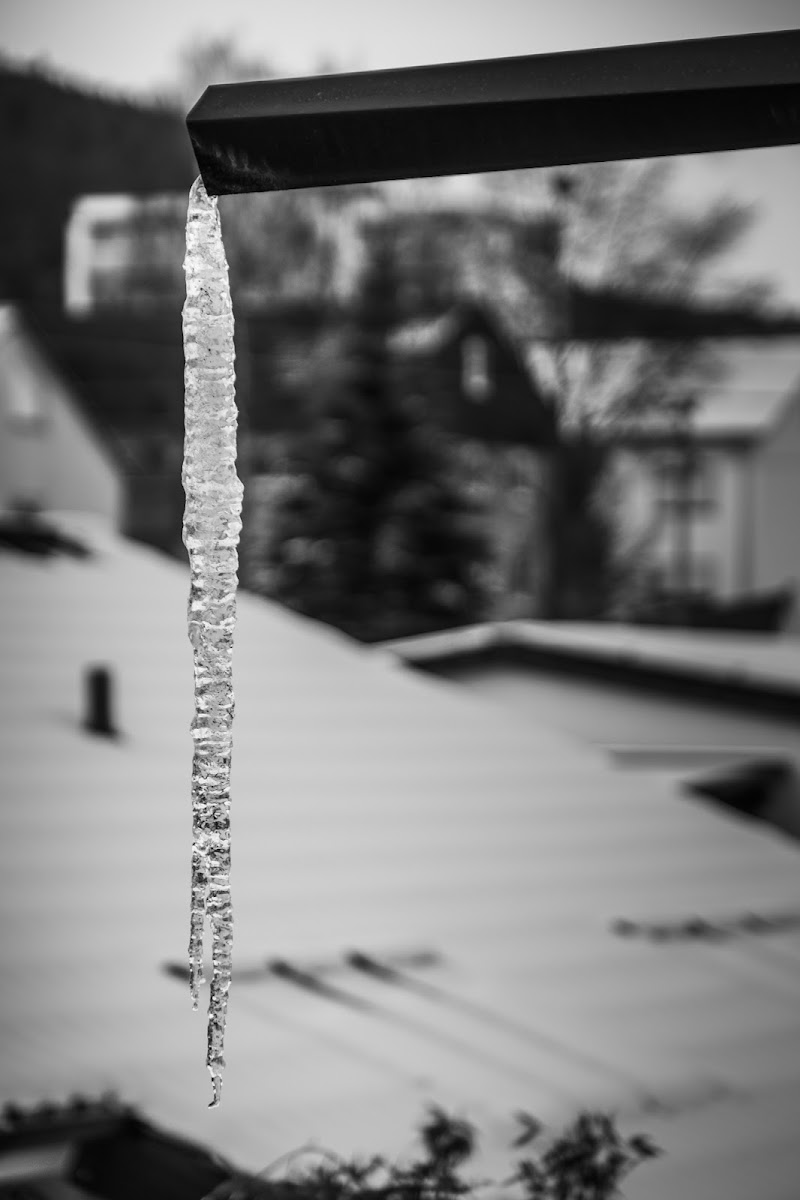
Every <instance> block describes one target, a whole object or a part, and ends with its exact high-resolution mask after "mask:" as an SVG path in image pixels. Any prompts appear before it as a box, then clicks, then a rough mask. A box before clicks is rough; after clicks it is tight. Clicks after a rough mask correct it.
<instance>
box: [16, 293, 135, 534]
mask: <svg viewBox="0 0 800 1200" xmlns="http://www.w3.org/2000/svg"><path fill="white" fill-rule="evenodd" d="M0 424H1V425H2V433H1V434H0V509H3V510H13V509H21V510H36V509H55V510H69V511H75V512H86V513H93V514H95V515H97V516H99V517H102V518H104V519H105V520H106V521H107V522H108V523H109V525H110V526H112V527H113V528H115V529H118V528H120V527H121V525H122V520H123V509H124V486H123V480H122V471H121V468H120V464H119V462H118V461H117V459H116V458H115V456H114V455H113V453H112V452H111V450H110V448H109V446H108V445H107V444H106V443H105V441H104V440H103V438H102V437H101V436H99V434H98V432H97V430H96V428H95V427H94V426H93V424H92V423H91V421H89V420H88V419H87V417H86V415H85V413H84V410H83V407H82V404H81V402H80V398H79V396H78V395H77V393H76V392H75V391H74V390H73V388H72V387H71V386H70V384H69V381H68V380H66V379H65V378H64V376H63V375H62V374H61V372H60V371H59V370H58V369H57V367H56V366H55V365H54V364H53V362H52V361H51V360H50V359H49V357H48V356H47V354H46V353H45V352H44V350H43V347H42V346H41V344H40V342H39V340H38V339H37V338H36V337H35V336H34V335H33V334H32V332H31V329H30V327H29V326H28V324H27V323H26V322H25V321H24V319H23V318H22V317H21V316H20V314H19V313H18V312H17V310H16V309H15V308H13V307H12V306H11V305H4V306H2V307H0Z"/></svg>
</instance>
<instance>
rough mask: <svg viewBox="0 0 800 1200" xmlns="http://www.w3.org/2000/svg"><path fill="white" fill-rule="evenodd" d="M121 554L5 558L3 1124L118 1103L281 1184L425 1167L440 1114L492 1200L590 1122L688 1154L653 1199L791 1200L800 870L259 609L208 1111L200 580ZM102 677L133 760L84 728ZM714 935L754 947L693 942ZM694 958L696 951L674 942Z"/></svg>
mask: <svg viewBox="0 0 800 1200" xmlns="http://www.w3.org/2000/svg"><path fill="white" fill-rule="evenodd" d="M65 529H67V531H69V532H74V530H73V527H72V525H70V524H65ZM91 536H92V538H93V539H94V541H93V546H92V548H93V549H96V551H97V552H96V553H95V554H94V555H92V556H91V557H88V558H85V559H81V560H76V559H72V558H68V557H61V558H57V559H53V560H51V561H49V562H48V563H47V564H46V565H45V566H44V567H43V564H42V563H40V562H34V561H31V560H30V559H28V558H26V557H24V556H21V555H19V556H15V555H10V554H8V553H5V554H4V556H3V563H2V570H0V611H2V612H3V616H4V620H3V622H2V624H0V663H2V670H0V759H2V762H3V773H2V778H1V779H0V798H1V801H2V814H3V836H2V838H0V911H2V913H3V916H4V920H3V922H2V925H0V957H1V958H2V962H3V966H4V982H3V1041H2V1046H0V1104H4V1103H6V1102H14V1103H17V1104H22V1105H26V1104H36V1103H41V1102H42V1101H43V1100H46V1101H55V1102H58V1101H63V1100H64V1099H66V1098H67V1097H68V1096H70V1095H72V1094H73V1093H74V1092H76V1091H81V1092H82V1093H83V1094H84V1095H93V1094H94V1095H96V1094H98V1093H99V1092H102V1091H104V1090H106V1089H109V1088H111V1089H114V1090H115V1091H116V1092H117V1094H118V1095H120V1096H121V1097H123V1098H124V1099H125V1100H126V1101H128V1102H130V1103H131V1104H135V1105H136V1106H137V1108H138V1109H139V1110H140V1111H141V1112H143V1114H144V1115H145V1116H146V1117H147V1118H148V1119H149V1120H151V1121H154V1122H156V1123H157V1124H158V1125H160V1126H162V1127H164V1128H168V1129H172V1130H175V1132H176V1133H178V1134H180V1135H182V1136H185V1137H188V1138H191V1139H192V1140H194V1141H201V1142H203V1143H204V1144H206V1145H209V1146H211V1147H212V1148H213V1149H214V1150H216V1151H218V1152H219V1153H222V1154H224V1155H225V1156H226V1157H227V1158H228V1159H230V1160H232V1161H233V1162H234V1163H235V1164H237V1165H240V1166H241V1167H242V1168H244V1169H250V1170H261V1169H262V1168H263V1167H264V1165H265V1164H266V1163H269V1162H272V1161H273V1160H275V1159H276V1158H278V1157H279V1156H281V1155H283V1154H286V1153H287V1152H289V1151H291V1150H292V1149H293V1148H295V1147H298V1146H308V1145H309V1143H313V1144H316V1145H318V1146H324V1147H326V1148H329V1149H330V1150H331V1151H335V1152H338V1153H340V1154H342V1155H350V1154H351V1153H358V1154H359V1155H361V1156H362V1157H363V1156H369V1155H372V1154H375V1153H379V1152H382V1153H384V1154H385V1155H387V1156H389V1157H390V1158H393V1159H394V1158H396V1157H400V1158H405V1157H406V1156H407V1155H408V1154H409V1153H410V1152H411V1150H412V1147H413V1141H414V1137H413V1130H414V1126H415V1124H416V1122H418V1121H419V1119H420V1118H421V1116H422V1113H423V1110H424V1108H425V1106H426V1105H428V1104H431V1103H437V1104H440V1105H442V1106H444V1107H446V1108H448V1109H449V1110H451V1111H452V1110H455V1111H456V1112H458V1113H459V1114H463V1115H465V1116H467V1117H469V1118H470V1119H472V1120H473V1121H475V1123H476V1124H477V1126H478V1128H479V1131H480V1134H481V1140H480V1158H479V1160H477V1161H476V1163H475V1174H476V1175H477V1176H478V1177H480V1178H487V1177H488V1178H496V1179H497V1178H506V1177H507V1175H508V1168H509V1165H510V1158H509V1153H510V1152H509V1143H510V1142H511V1140H512V1138H513V1137H514V1135H515V1134H516V1133H517V1132H518V1129H517V1126H516V1123H515V1121H514V1119H513V1116H512V1114H513V1113H514V1112H515V1111H517V1110H519V1109H522V1110H525V1111H527V1112H530V1113H532V1114H533V1115H534V1116H535V1117H537V1118H538V1119H539V1120H541V1121H542V1122H543V1123H544V1125H545V1126H546V1129H548V1130H557V1129H559V1128H561V1127H562V1125H563V1123H564V1121H565V1120H567V1119H569V1117H570V1116H571V1115H572V1114H573V1113H574V1112H575V1111H576V1108H578V1107H581V1106H583V1105H590V1106H592V1107H596V1108H600V1109H602V1110H604V1111H614V1112H615V1113H617V1114H618V1117H619V1121H620V1124H621V1127H622V1128H623V1130H624V1131H625V1132H626V1133H632V1132H634V1131H640V1130H641V1131H643V1132H649V1133H651V1135H652V1136H653V1137H654V1139H655V1141H656V1142H657V1144H658V1145H660V1146H661V1147H662V1149H663V1152H664V1153H663V1157H662V1158H660V1159H657V1160H655V1161H654V1162H653V1163H651V1164H647V1165H646V1166H642V1167H641V1168H640V1169H639V1170H638V1171H637V1173H636V1175H635V1177H634V1179H635V1184H636V1187H635V1195H636V1196H637V1197H640V1198H641V1200H666V1198H668V1197H669V1198H670V1200H672V1198H674V1197H676V1196H687V1197H689V1196H691V1197H693V1198H694V1200H720V1198H721V1197H724V1198H725V1200H752V1197H753V1196H759V1197H762V1198H763V1200H792V1198H793V1197H794V1196H795V1195H796V1187H795V1186H794V1185H795V1184H796V1181H797V1179H798V1178H800V1146H799V1145H798V1140H797V1128H796V1126H797V1111H798V1104H799V1103H800V1020H799V1017H798V1006H797V987H798V971H800V966H799V964H800V958H799V957H798V951H799V949H800V943H799V942H798V930H797V926H796V924H794V925H793V924H792V923H791V921H790V920H789V918H790V917H791V915H792V913H793V912H795V911H796V909H797V904H798V884H797V880H798V851H797V848H796V846H795V845H794V844H793V843H791V842H788V841H783V840H781V839H780V838H778V837H777V835H774V834H773V833H772V832H771V831H767V830H765V829H764V828H763V827H760V826H753V825H751V824H749V823H747V824H745V823H742V822H741V821H740V820H737V819H734V818H733V817H732V816H730V815H726V814H724V813H722V812H719V811H716V810H714V809H712V808H710V807H708V806H706V805H703V804H701V803H700V802H699V801H696V800H692V799H687V798H684V797H681V796H680V795H679V794H678V793H677V791H676V789H675V788H674V787H673V786H672V785H671V783H670V782H669V781H668V780H663V779H661V780H660V779H658V778H644V777H642V776H641V775H639V774H636V773H634V772H631V771H622V770H619V769H617V768H615V767H614V766H613V765H611V764H610V763H609V762H608V761H606V760H605V759H604V757H603V756H602V754H601V753H599V752H598V751H597V750H595V749H594V748H592V747H590V746H586V745H582V744H581V743H580V741H579V740H578V739H576V738H574V737H572V736H570V735H568V734H566V733H565V732H563V731H560V730H559V729H557V728H554V727H553V726H552V725H551V723H550V719H549V717H548V713H547V710H546V705H545V706H543V709H542V710H540V711H539V712H538V713H536V714H535V715H534V714H531V712H530V711H527V710H526V711H525V712H524V713H520V712H518V711H514V709H513V708H511V709H506V708H504V707H502V706H500V705H497V704H495V703H494V702H492V701H490V700H489V699H484V698H481V697H480V696H479V695H467V694H465V692H464V689H463V688H462V687H460V686H457V685H455V684H453V683H448V682H447V681H445V680H441V679H434V678H425V677H422V676H420V675H418V674H416V673H412V672H410V671H408V670H405V669H403V668H402V667H400V666H399V665H398V664H397V662H396V659H395V658H394V656H393V655H390V654H389V653H388V652H387V651H385V650H383V649H372V650H367V649H365V648H363V647H360V646H357V645H355V644H353V643H352V642H350V641H349V640H348V639H347V638H345V637H343V636H342V635H339V634H336V633H334V632H333V631H331V630H330V629H326V628H324V627H321V626H318V625H315V624H314V623H312V622H309V621H307V620H303V619H301V618H299V617H297V616H295V615H292V614H289V613H287V612H286V611H285V610H282V609H280V608H279V607H278V606H276V605H273V604H270V603H267V602H265V601H263V600H260V599H258V598H257V597H254V596H251V595H247V594H244V595H241V596H240V598H239V604H238V619H237V629H236V635H235V636H236V654H235V666H234V672H235V679H234V683H235V688H236V705H237V707H236V720H235V726H234V743H235V751H234V768H233V779H232V786H233V796H232V805H233V879H232V884H233V898H234V910H235V921H236V925H235V944H234V977H233V983H232V988H231V993H230V1004H229V1010H228V1033H227V1039H226V1058H227V1064H228V1065H227V1068H226V1072H225V1082H224V1088H223V1096H222V1104H221V1106H220V1107H219V1108H218V1109H217V1110H215V1111H214V1112H212V1113H209V1111H208V1109H207V1107H206V1105H207V1102H208V1099H209V1095H210V1089H209V1080H208V1073H207V1071H206V1069H205V1066H204V1058H205V1050H206V1030H205V1020H204V1014H203V1012H202V1011H201V1012H200V1013H194V1014H193V1013H192V1011H191V1001H190V998H189V994H188V985H187V984H186V981H185V979H182V978H181V971H182V969H183V967H184V966H185V946H186V937H187V923H188V908H189V905H188V895H187V891H188V886H189V870H188V866H189V855H190V820H189V803H190V800H189V797H190V786H189V784H190V770H191V737H190V733H189V725H190V719H191V711H192V669H191V654H190V647H189V643H188V639H187V636H186V596H187V589H188V577H187V572H186V570H185V568H184V567H182V566H181V565H180V564H178V563H177V562H173V561H170V560H169V559H168V558H167V557H165V556H164V555H160V554H157V553H154V552H153V551H152V550H150V549H149V548H147V547H144V546H142V545H139V544H136V543H133V542H130V541H125V540H123V539H120V538H118V537H115V536H113V535H112V534H110V533H109V532H108V531H101V530H94V531H93V532H92V534H91ZM98 660H100V661H103V662H106V663H107V664H109V666H110V667H111V668H112V669H113V671H114V676H115V679H116V681H117V689H116V694H117V699H118V726H119V729H120V734H121V736H120V737H119V738H117V739H116V740H114V741H113V742H110V741H109V739H107V738H99V737H92V736H91V735H89V734H87V733H85V732H84V731H82V729H81V715H82V714H81V709H82V703H81V694H80V692H81V688H80V682H81V677H82V673H83V670H84V668H85V665H86V663H87V662H96V661H98ZM748 913H749V914H751V916H752V918H753V920H754V921H756V922H760V930H759V931H754V928H755V927H754V928H753V929H751V928H750V927H743V926H742V925H741V921H740V919H741V917H742V914H748ZM698 922H700V925H699V926H698V927H701V928H706V927H707V925H708V924H709V923H710V924H711V925H712V926H713V927H716V926H714V925H713V923H714V922H717V923H718V924H721V925H722V927H723V928H724V930H725V932H726V936H725V937H720V938H717V939H713V938H709V937H693V936H691V929H694V927H695V926H696V925H697V924H698ZM703 922H705V923H706V925H703V924H702V923H703ZM661 926H667V927H669V928H670V929H672V928H673V927H676V928H677V930H678V932H679V933H681V932H682V931H685V929H686V927H688V926H691V928H690V929H689V930H688V933H687V934H686V936H676V937H664V938H656V937H655V936H649V931H650V930H651V929H656V928H660V927H661ZM353 951H361V952H362V953H364V954H368V955H372V956H373V957H374V958H378V959H380V960H381V961H383V962H388V963H390V964H392V965H393V966H394V967H395V968H396V969H397V970H398V971H400V972H401V977H400V979H398V980H397V981H395V982H392V981H391V980H389V981H386V980H384V979H381V978H380V977H379V976H376V975H370V974H369V973H367V972H365V971H363V970H360V969H359V967H358V963H357V960H354V958H353V954H352V952H353ZM275 959H281V960H283V961H284V962H285V963H289V964H291V965H293V966H294V967H296V968H297V972H296V974H295V976H294V977H292V976H291V972H290V973H288V974H287V972H283V973H282V974H281V973H277V972H276V971H275V970H273V969H271V967H270V963H271V962H273V960H275ZM165 968H169V969H165ZM303 972H304V973H305V975H304V976H303ZM298 973H299V974H298ZM303 977H304V978H305V979H306V980H307V979H308V978H309V977H310V978H311V979H312V980H315V981H317V986H316V987H315V988H312V987H303V986H301V985H300V983H299V982H298V979H299V978H303ZM206 995H207V993H205V992H204V994H203V996H202V998H201V1003H202V1007H203V1008H204V1007H205V998H206ZM787 1181H788V1186H787ZM632 1182H633V1180H632Z"/></svg>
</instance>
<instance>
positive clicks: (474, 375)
mask: <svg viewBox="0 0 800 1200" xmlns="http://www.w3.org/2000/svg"><path fill="white" fill-rule="evenodd" d="M461 388H462V390H463V392H464V395H465V396H468V397H469V399H470V400H474V401H475V402H476V403H477V404H482V403H483V401H484V400H486V399H487V397H488V396H489V395H491V391H492V381H491V378H490V375H489V347H488V345H487V343H486V338H484V337H481V336H480V335H479V334H472V335H470V337H466V338H464V341H463V342H462V344H461Z"/></svg>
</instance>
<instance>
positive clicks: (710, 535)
mask: <svg viewBox="0 0 800 1200" xmlns="http://www.w3.org/2000/svg"><path fill="white" fill-rule="evenodd" d="M713 349H714V356H715V359H716V361H717V366H718V370H717V372H716V374H715V377H714V378H713V380H712V381H711V382H709V383H706V384H704V385H702V387H701V389H700V390H699V391H698V392H697V393H695V394H694V396H693V398H692V402H691V404H690V406H689V408H688V410H687V411H686V413H685V416H684V417H678V418H676V417H675V416H673V415H671V414H670V413H669V412H666V413H665V412H663V411H662V412H659V413H657V414H655V415H653V416H650V417H646V418H642V419H639V420H637V421H631V422H628V423H626V424H625V425H624V426H621V427H617V428H616V429H615V431H614V434H613V436H614V441H615V444H616V446H617V465H618V468H619V470H618V483H619V487H620V497H621V499H620V506H619V507H620V512H621V513H622V514H624V517H625V520H626V528H627V532H628V534H629V536H630V538H631V539H632V540H633V541H636V540H637V539H638V540H639V542H640V543H641V545H642V546H643V556H644V558H643V561H644V562H645V563H646V565H647V568H648V570H649V571H650V572H652V575H653V577H654V579H655V581H656V582H657V584H658V586H659V587H660V588H662V589H664V590H678V591H680V590H682V589H684V588H686V587H688V589H689V590H691V591H693V592H697V593H701V594H705V595H708V596H711V597H716V598H720V599H722V600H731V599H735V598H736V597H739V596H743V595H750V594H752V593H763V592H768V591H771V590H774V589H779V588H782V587H785V586H787V585H791V586H795V585H796V584H797V583H798V582H800V526H798V523H797V521H796V519H795V513H796V512H797V510H798V506H800V340H799V339H797V338H786V339H783V338H782V339H777V340H761V341H758V342H747V341H738V340H734V341H730V342H727V343H717V344H715V345H714V347H713ZM684 560H685V561H684ZM684 575H685V576H686V578H685V579H684ZM795 623H796V620H795Z"/></svg>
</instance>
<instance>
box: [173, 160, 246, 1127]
mask: <svg viewBox="0 0 800 1200" xmlns="http://www.w3.org/2000/svg"><path fill="white" fill-rule="evenodd" d="M184 270H185V272H186V303H185V304H184V308H183V343H184V355H185V371H184V383H185V414H184V416H185V440H184V455H183V487H184V491H185V493H186V508H185V511H184V518H183V541H184V544H185V546H186V549H187V550H188V552H189V564H190V568H191V585H190V591H189V613H188V618H189V639H190V641H191V643H192V647H193V649H194V683H195V713H194V720H193V721H192V737H193V738H194V760H193V763H192V891H191V918H190V934H189V971H190V987H191V995H192V1001H193V1006H194V1008H195V1009H196V1008H197V1004H198V998H199V989H200V985H201V983H203V982H204V978H203V933H204V928H205V919H206V916H208V919H209V923H210V926H211V938H212V951H211V961H212V978H211V990H210V998H209V1004H208V1055H207V1058H206V1063H207V1065H208V1069H209V1071H210V1073H211V1081H212V1086H213V1091H214V1095H213V1099H212V1101H211V1104H210V1106H209V1107H211V1108H214V1107H216V1105H217V1104H219V1100H220V1095H221V1091H222V1071H223V1068H224V1066H225V1059H224V1056H223V1049H224V1039H225V1018H226V1014H227V1009H228V990H229V987H230V979H231V949H232V943H233V912H232V908H231V893H230V865H231V835H230V768H231V746H232V725H233V711H234V702H233V675H232V656H233V631H234V625H235V621H236V585H237V568H238V554H237V545H238V541H239V534H240V531H241V528H242V522H241V511H242V484H241V481H240V480H239V478H238V477H237V474H236V423H237V412H236V401H235V373H234V348H233V309H232V307H231V297H230V288H229V284H228V264H227V262H226V259H225V250H224V247H223V244H222V231H221V228H220V220H219V211H218V207H217V199H216V197H210V196H209V195H208V193H207V192H206V189H205V187H204V186H203V181H202V179H200V178H198V179H196V180H195V182H194V184H193V185H192V189H191V191H190V193H189V211H188V216H187V221H186V259H185V262H184Z"/></svg>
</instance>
